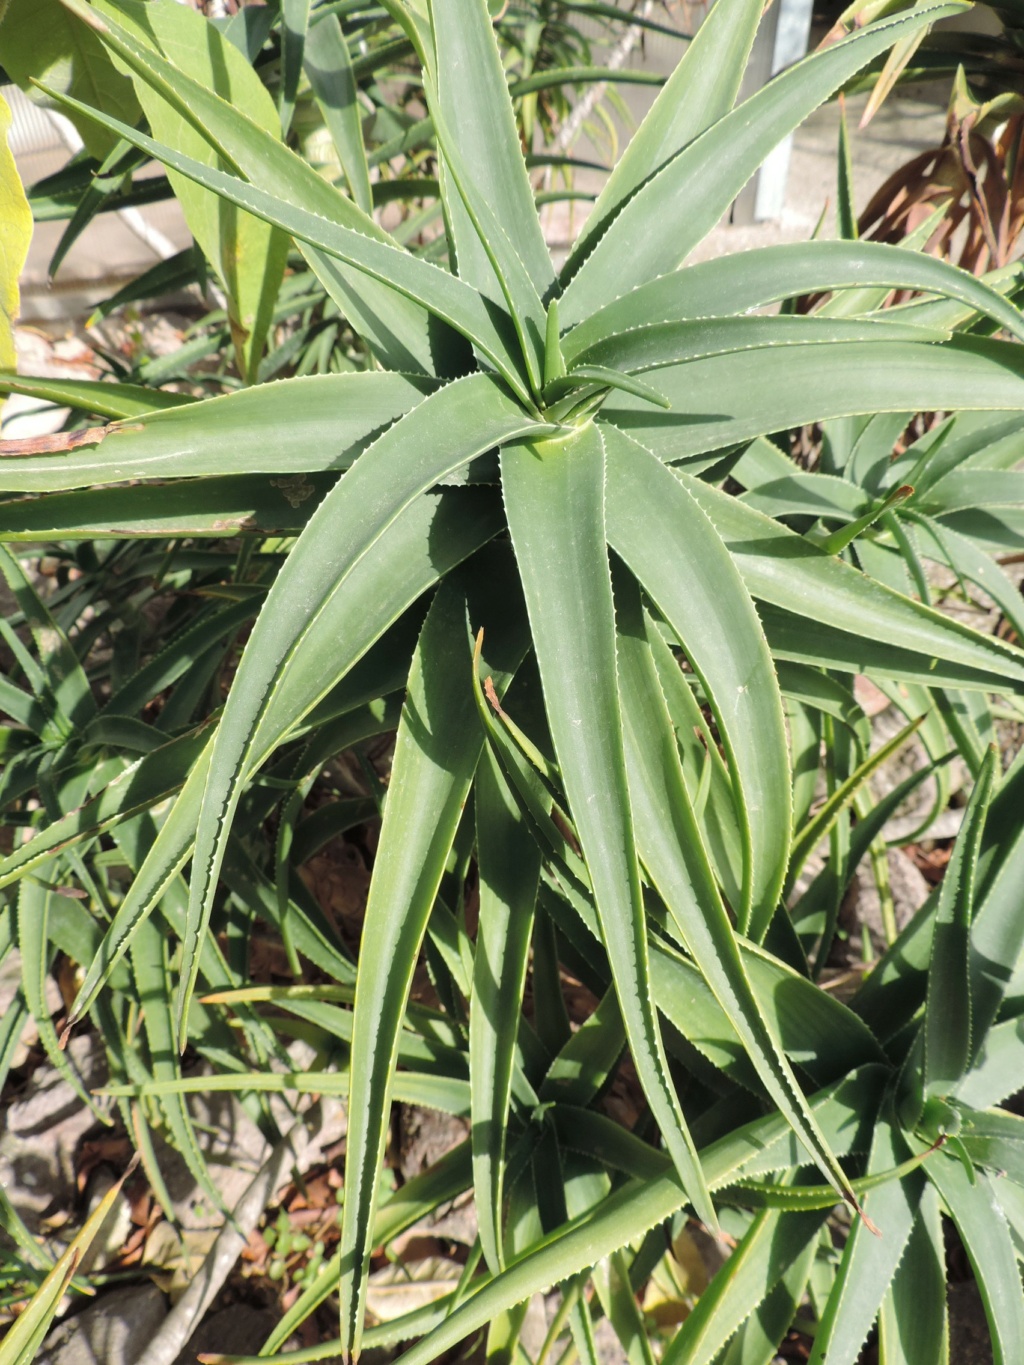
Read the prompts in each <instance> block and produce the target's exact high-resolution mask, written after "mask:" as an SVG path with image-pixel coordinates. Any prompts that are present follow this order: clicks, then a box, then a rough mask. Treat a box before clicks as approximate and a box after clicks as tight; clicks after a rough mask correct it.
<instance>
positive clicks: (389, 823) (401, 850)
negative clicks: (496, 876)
mask: <svg viewBox="0 0 1024 1365" xmlns="http://www.w3.org/2000/svg"><path fill="white" fill-rule="evenodd" d="M507 567H508V566H507V565H505V566H503V565H502V564H501V563H499V564H497V565H496V566H495V569H496V571H497V573H498V578H497V581H496V582H495V583H494V585H493V588H492V592H493V594H494V597H495V598H496V601H493V602H492V601H491V600H489V599H490V594H488V592H487V588H488V587H491V584H490V583H488V581H487V576H486V575H485V574H481V575H479V576H478V578H477V580H476V582H475V584H474V585H473V586H474V587H475V588H476V589H479V590H481V591H480V598H482V600H480V598H477V596H476V593H475V592H474V593H473V595H472V596H471V597H470V599H469V600H467V593H466V586H465V585H463V584H459V583H458V582H454V581H451V580H449V581H448V582H447V583H445V584H444V585H442V587H441V589H440V590H439V592H438V595H437V597H436V598H435V600H434V603H433V605H432V607H431V610H430V612H429V614H428V616H427V621H426V624H425V625H424V628H423V634H422V636H421V638H420V642H419V645H418V646H417V651H416V654H415V656H414V658H413V667H412V671H411V673H410V676H409V693H408V697H407V700H406V704H405V708H404V710H403V715H402V721H401V723H400V725H399V730H398V739H397V741H396V750H395V759H394V764H393V767H392V776H391V783H390V788H389V796H388V800H387V803H386V805H385V812H384V825H383V828H382V830H381V837H380V844H379V846H378V851H377V857H376V862H375V867H374V875H373V879H372V881H371V883H370V898H369V901H368V904H367V907H366V914H365V919H364V931H363V938H362V949H361V951H360V956H359V971H358V976H357V984H356V998H355V1023H354V1028H353V1038H352V1053H351V1088H350V1091H349V1128H348V1137H347V1153H346V1163H345V1209H344V1218H343V1222H342V1233H341V1251H342V1256H343V1258H345V1260H346V1261H347V1262H348V1265H349V1267H350V1269H349V1271H348V1273H347V1274H346V1276H345V1278H344V1280H343V1282H342V1287H341V1298H342V1306H341V1330H342V1339H343V1341H344V1342H345V1349H346V1350H351V1351H356V1352H357V1351H358V1350H359V1341H360V1336H361V1332H362V1318H363V1305H364V1302H365V1293H366V1275H367V1270H368V1264H367V1263H368V1260H369V1255H370V1251H371V1249H372V1247H371V1244H370V1240H369V1238H370V1233H371V1230H372V1226H373V1215H374V1208H375V1201H376V1193H377V1188H378V1171H379V1167H380V1163H381V1159H382V1157H383V1153H384V1144H385V1141H386V1138H387V1122H388V1113H389V1108H390V1096H391V1093H392V1090H393V1085H394V1071H395V1062H396V1048H397V1040H398V1031H399V1028H400V1027H401V1022H402V1016H403V1014H404V1011H405V1006H406V999H407V996H408V993H409V988H410V986H411V984H412V976H413V971H414V969H415V966H416V959H417V955H418V953H419V950H420V944H421V941H422V938H423V934H424V931H425V929H426V924H427V918H428V916H429V914H430V911H431V908H432V907H433V904H434V899H435V897H436V895H437V892H438V889H439V887H440V884H441V877H442V875H443V873H444V870H445V864H446V862H447V860H448V856H449V853H450V851H451V846H452V841H453V840H454V838H455V833H456V829H457V827H458V824H459V820H460V818H461V816H462V809H463V806H464V804H465V802H466V798H467V796H468V793H469V788H470V784H471V782H472V780H473V775H474V772H475V770H476V766H477V763H478V760H479V757H480V752H481V749H482V747H483V742H484V731H483V728H482V726H481V725H480V723H479V720H478V718H477V707H476V698H475V696H474V692H473V686H472V679H471V673H470V668H469V662H470V656H471V651H470V636H469V633H468V632H469V621H468V620H467V615H468V614H470V613H471V614H472V615H473V616H474V618H475V620H474V624H475V625H476V624H479V625H481V626H486V628H487V636H486V641H487V651H488V655H487V662H488V666H489V668H490V670H491V674H492V677H493V678H494V679H495V686H496V687H497V688H498V690H499V692H500V691H503V690H504V687H505V686H506V685H507V682H508V679H509V677H510V676H511V674H512V673H513V672H514V670H515V668H516V667H517V666H518V663H519V661H520V659H521V657H522V654H523V652H524V651H525V647H526V640H525V632H524V631H523V630H522V625H523V621H522V617H521V616H519V615H517V613H516V611H515V601H514V598H513V600H512V602H511V603H509V601H508V597H507V593H503V592H501V590H500V585H501V581H502V577H503V576H505V575H504V573H503V569H504V571H505V573H507ZM510 608H511V609H510ZM483 614H485V617H486V619H481V615H483ZM460 678H461V683H462V685H461V686H459V685H458V683H457V682H456V680H457V679H460Z"/></svg>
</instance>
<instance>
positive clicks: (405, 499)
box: [178, 375, 536, 1026]
mask: <svg viewBox="0 0 1024 1365" xmlns="http://www.w3.org/2000/svg"><path fill="white" fill-rule="evenodd" d="M409 416H410V417H411V418H412V419H413V421H412V424H411V425H410V424H409V421H408V419H403V421H402V422H399V423H398V424H397V425H396V426H394V427H392V428H391V429H390V430H389V431H387V432H386V433H385V434H384V435H383V436H382V437H380V439H379V440H378V441H376V442H375V444H374V445H373V446H371V447H370V449H369V450H368V451H366V452H365V454H363V455H362V456H361V457H360V459H359V460H358V461H357V462H356V464H355V465H354V466H353V468H352V470H351V471H350V472H349V473H348V474H347V475H346V476H345V478H344V479H343V480H342V481H341V483H340V484H339V485H338V486H337V488H335V490H334V491H333V492H332V493H331V494H329V495H328V497H327V498H325V499H324V501H323V502H322V503H321V504H320V507H319V508H318V509H317V511H316V513H315V514H314V516H313V518H312V520H311V521H310V522H309V524H308V525H307V527H306V529H305V531H304V532H303V534H302V536H301V537H300V540H299V542H298V544H297V545H296V547H295V549H294V550H293V551H292V553H291V554H290V555H289V557H288V560H287V562H286V564H285V566H284V568H283V569H282V570H281V573H280V574H279V575H278V578H277V580H276V581H275V583H274V586H273V588H272V589H271V591H270V594H269V595H268V597H267V600H266V602H265V604H264V606H263V610H262V611H261V612H260V615H259V617H258V618H257V621H256V625H255V627H254V628H253V632H252V635H251V637H250V640H249V646H248V648H247V650H246V652H245V654H244V656H243V659H242V663H241V665H240V667H239V670H238V672H237V674H236V675H235V679H234V684H233V686H232V689H231V695H230V698H229V700H228V703H227V706H226V707H225V710H224V716H223V718H222V720H221V723H220V725H219V727H218V730H217V737H216V739H215V741H214V749H213V756H212V759H211V764H210V775H209V778H208V780H207V784H206V789H205V792H204V795H203V807H202V813H201V817H200V823H199V831H198V835H197V838H196V849H195V857H194V860H193V869H192V887H191V899H190V903H189V904H190V909H189V924H188V933H187V934H186V939H185V943H184V945H183V959H182V982H181V989H180V992H179V997H178V1016H179V1020H180V1021H182V1026H183V1021H184V1016H185V1011H186V1008H187V1004H188V1000H189V997H190V995H191V992H192V988H193V985H194V981H195V972H196V970H197V962H198V958H197V947H198V942H199V939H200V937H201V936H202V934H203V932H204V931H205V927H206V924H207V923H208V921H209V916H210V912H211V910H212V902H213V894H214V891H215V889H216V878H217V872H218V869H219V865H220V860H221V857H222V856H223V847H224V839H225V837H226V835H227V831H228V828H229V826H230V821H231V816H232V814H233V812H234V809H235V806H236V804H237V801H238V784H239V781H240V779H241V776H242V774H243V773H244V771H245V769H246V767H247V765H248V763H249V761H250V758H251V756H252V754H253V751H254V745H255V744H256V742H257V740H258V738H260V735H259V731H260V725H261V722H262V718H263V715H264V713H265V711H266V710H267V707H268V705H269V704H270V702H271V700H272V697H273V694H274V692H275V691H276V690H277V688H278V686H279V685H280V683H281V680H282V679H283V678H285V677H287V678H288V679H289V680H295V681H296V682H299V681H300V680H302V679H303V676H304V674H305V672H307V671H308V670H309V669H310V668H312V669H314V670H315V671H319V670H320V669H321V667H322V665H321V663H320V662H318V660H317V658H316V653H315V652H314V651H313V649H312V648H311V647H310V643H311V641H312V639H314V638H316V633H315V629H314V628H315V624H316V621H317V618H318V617H319V616H320V615H321V614H322V613H323V612H324V611H325V610H327V609H328V608H329V606H330V603H331V602H332V600H334V599H337V598H338V597H339V596H340V595H343V594H344V590H345V583H346V579H347V576H348V575H349V574H350V573H352V572H354V571H356V570H357V569H358V567H359V564H360V561H361V560H362V559H363V558H364V557H365V556H366V555H367V554H368V553H370V552H371V551H372V550H373V548H374V546H375V545H376V544H377V542H378V541H379V540H380V538H381V536H383V535H384V534H385V532H386V531H387V530H388V528H389V527H390V525H391V524H392V523H393V522H394V521H395V520H396V519H397V518H398V517H399V516H400V515H401V513H402V512H403V511H404V509H405V508H406V507H408V506H409V505H410V504H411V503H412V502H413V501H414V500H415V499H416V497H418V496H419V495H420V494H422V493H424V492H425V491H426V490H427V489H428V488H429V487H430V486H431V485H432V484H436V483H437V482H438V481H439V480H441V479H443V478H444V477H445V475H447V474H450V473H452V472H453V471H454V470H456V469H458V468H460V466H462V465H464V464H465V463H466V462H467V461H468V460H470V459H472V458H473V456H474V455H478V454H480V453H482V452H483V451H485V450H488V449H489V448H490V447H491V446H493V445H496V444H498V443H499V442H501V441H503V440H508V439H511V438H514V437H516V436H520V435H525V434H526V432H527V431H529V430H530V429H531V427H535V426H536V424H535V423H532V422H531V421H530V419H529V418H528V417H527V416H526V415H525V414H524V413H523V411H522V409H521V408H520V407H519V406H518V404H516V403H514V402H513V401H512V400H511V399H510V398H508V397H507V396H506V395H505V393H504V391H503V389H502V387H501V385H500V384H499V383H498V382H497V381H496V380H494V379H491V378H490V377H488V376H486V375H471V376H468V377H467V378H466V379H462V380H456V381H455V382H454V383H452V384H450V385H449V386H448V387H447V388H444V389H442V390H440V392H438V393H436V394H434V395H433V396H432V397H431V398H429V399H426V400H425V401H424V403H422V404H421V405H420V407H419V408H417V409H415V410H414V412H413V413H411V414H409ZM362 600H364V601H365V598H364V599H362ZM335 676H337V675H335Z"/></svg>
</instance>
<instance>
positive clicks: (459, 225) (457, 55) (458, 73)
mask: <svg viewBox="0 0 1024 1365" xmlns="http://www.w3.org/2000/svg"><path fill="white" fill-rule="evenodd" d="M430 17H431V26H432V29H433V37H434V45H435V51H434V60H435V63H436V66H435V71H436V77H435V84H436V96H435V98H436V103H437V107H438V112H439V113H440V115H441V118H442V119H443V122H444V124H445V125H446V126H447V128H448V129H450V130H451V134H452V135H453V136H454V138H455V140H456V149H457V151H458V154H459V157H460V159H461V161H462V162H463V163H464V165H465V170H466V173H467V178H468V183H467V184H466V186H465V192H468V193H470V194H473V195H475V196H479V198H480V200H481V201H482V202H483V203H484V204H486V205H487V206H488V207H489V208H490V210H491V212H492V213H493V215H494V218H495V220H496V222H497V223H498V224H499V225H500V227H501V230H502V232H503V234H504V235H505V237H506V240H507V243H508V246H509V248H510V249H511V250H512V251H513V252H514V253H515V255H516V256H517V258H518V260H519V261H520V262H521V263H522V265H523V267H525V269H526V272H527V274H528V276H529V278H530V280H531V281H532V283H533V286H534V289H535V291H536V293H537V294H538V295H543V294H546V293H547V291H548V289H549V288H550V286H551V284H552V283H553V281H554V274H555V272H554V268H553V267H552V264H551V257H550V256H549V255H548V249H547V246H546V245H545V242H544V237H543V234H542V233H541V230H540V222H539V220H538V218H537V210H536V209H535V208H534V203H533V189H532V187H531V185H530V181H529V177H528V176H527V174H526V166H525V163H524V162H523V158H522V154H521V151H520V143H519V134H518V132H517V130H516V124H515V118H514V116H513V112H512V102H511V100H510V99H509V96H508V85H507V82H506V79H505V73H504V71H503V69H502V65H501V57H500V54H499V52H498V45H497V42H496V40H495V35H494V28H493V26H492V24H491V19H490V16H489V14H488V12H487V6H486V4H485V0H431V5H430ZM467 110H472V111H473V113H472V115H471V116H467ZM446 140H447V139H446V138H444V137H442V139H441V144H442V149H444V145H445V142H446ZM461 192H463V191H462V190H461V188H460V193H461ZM447 208H448V215H449V219H450V221H451V225H452V230H453V235H454V239H455V253H456V256H457V259H458V271H459V274H460V275H461V276H462V278H463V279H465V280H468V281H469V282H470V283H471V284H472V285H474V286H475V287H476V288H477V289H480V290H482V292H484V293H491V292H493V289H494V276H493V273H492V271H493V266H492V263H491V261H490V259H489V257H488V255H487V254H486V252H485V250H484V247H483V244H482V243H481V242H480V240H479V239H478V237H477V235H476V231H475V230H474V228H473V226H472V225H471V224H470V223H468V222H466V221H465V217H464V214H465V210H462V212H461V213H460V209H462V206H461V205H460V204H458V203H454V204H453V202H452V196H450V195H449V196H448V204H447ZM497 297H500V295H498V296H497Z"/></svg>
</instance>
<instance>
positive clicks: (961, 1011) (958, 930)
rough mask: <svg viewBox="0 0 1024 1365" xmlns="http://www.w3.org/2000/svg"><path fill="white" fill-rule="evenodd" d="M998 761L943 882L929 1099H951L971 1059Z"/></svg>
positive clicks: (986, 774) (985, 774) (928, 1051)
mask: <svg viewBox="0 0 1024 1365" xmlns="http://www.w3.org/2000/svg"><path fill="white" fill-rule="evenodd" d="M998 770H999V756H998V753H997V751H996V750H995V748H994V747H993V748H990V749H989V750H988V753H987V754H986V756H985V761H984V764H983V766H982V770H981V772H980V773H979V775H978V780H977V782H976V783H975V786H974V790H973V792H972V793H971V800H970V803H969V804H968V807H967V813H966V815H965V816H964V823H963V825H962V826H961V829H960V833H959V835H958V836H957V841H956V845H955V847H954V849H953V856H952V857H951V858H950V860H949V866H948V867H947V869H946V875H945V876H944V877H943V879H942V888H941V890H940V891H939V901H938V906H937V907H936V911H935V928H934V931H933V934H932V955H931V963H930V966H929V969H928V999H927V1003H926V1007H925V1017H924V1076H923V1085H924V1097H925V1099H926V1100H927V1099H928V1098H929V1097H930V1096H932V1095H940V1096H945V1095H948V1094H949V1093H950V1092H951V1091H952V1090H953V1089H954V1088H955V1087H956V1085H957V1083H958V1082H959V1081H960V1079H961V1078H962V1076H963V1075H964V1073H965V1071H966V1070H967V1066H968V1063H969V1061H970V1057H971V994H970V959H969V940H970V930H971V920H972V918H973V915H974V895H975V885H976V876H977V863H978V855H979V853H980V850H981V840H982V835H983V833H984V828H985V817H986V815H987V814H988V806H989V801H990V800H991V796H992V786H993V783H994V782H995V780H996V775H997V773H998Z"/></svg>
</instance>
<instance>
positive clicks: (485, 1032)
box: [469, 748, 540, 1273]
mask: <svg viewBox="0 0 1024 1365" xmlns="http://www.w3.org/2000/svg"><path fill="white" fill-rule="evenodd" d="M474 794H475V809H476V828H477V858H478V866H479V877H480V916H479V921H478V928H477V939H476V955H475V958H474V967H473V992H472V1007H471V1009H470V1015H469V1060H470V1076H471V1078H472V1087H471V1089H472V1096H471V1112H472V1125H473V1126H472V1143H473V1186H474V1189H475V1191H476V1208H477V1218H478V1220H479V1224H480V1242H481V1245H482V1247H483V1253H484V1256H485V1258H486V1260H487V1264H488V1265H489V1266H490V1268H491V1270H492V1271H493V1272H495V1273H496V1272H497V1271H498V1270H500V1269H502V1267H503V1265H504V1255H503V1250H502V1246H503V1243H502V1233H501V1210H502V1192H503V1188H504V1169H505V1143H506V1134H507V1131H508V1110H509V1100H510V1097H511V1093H512V1071H513V1065H514V1062H515V1051H516V1039H517V1034H518V1031H519V1021H520V1010H521V1006H522V999H523V986H524V984H525V981H526V967H527V961H528V957H529V951H530V937H531V933H532V930H533V912H534V905H535V903H536V899H537V882H538V877H539V875H540V855H539V850H538V848H537V844H536V841H535V840H534V838H533V835H532V834H531V832H530V830H529V828H528V827H527V826H526V825H525V823H524V821H523V817H522V815H521V814H520V812H519V808H518V806H517V805H516V803H515V801H514V799H513V798H512V796H511V794H510V792H509V790H508V788H507V786H506V784H505V779H504V778H503V777H502V775H501V770H500V768H499V767H498V764H497V762H496V760H495V759H494V757H493V755H492V754H491V752H490V750H489V748H488V749H487V750H486V751H485V752H484V755H483V757H482V759H481V761H480V766H479V769H478V772H477V778H476V784H475V788H474Z"/></svg>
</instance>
